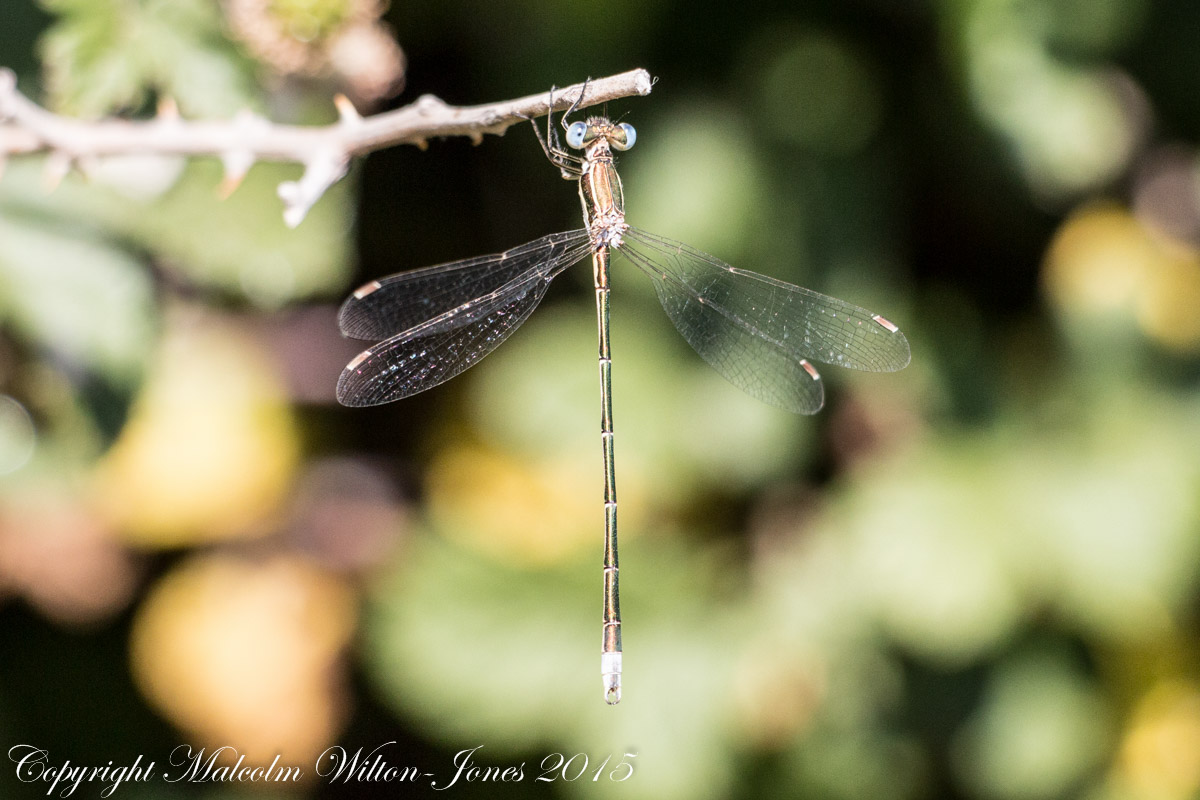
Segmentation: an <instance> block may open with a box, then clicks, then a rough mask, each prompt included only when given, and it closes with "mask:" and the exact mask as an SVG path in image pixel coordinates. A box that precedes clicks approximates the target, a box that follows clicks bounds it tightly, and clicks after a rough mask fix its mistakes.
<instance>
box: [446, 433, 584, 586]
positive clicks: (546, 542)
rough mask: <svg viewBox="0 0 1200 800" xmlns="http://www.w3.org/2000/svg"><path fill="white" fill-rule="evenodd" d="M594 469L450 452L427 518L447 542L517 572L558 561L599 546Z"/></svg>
mask: <svg viewBox="0 0 1200 800" xmlns="http://www.w3.org/2000/svg"><path fill="white" fill-rule="evenodd" d="M597 461H598V460H597ZM595 467H596V469H595V470H584V469H583V468H582V464H580V463H574V462H572V463H543V464H538V463H535V462H532V461H521V460H518V459H515V458H512V457H510V456H505V455H502V454H500V453H496V452H492V451H490V450H485V449H482V448H458V449H455V450H450V451H448V452H446V453H445V454H444V455H442V456H441V457H440V458H439V459H438V460H437V461H436V462H435V463H434V464H433V466H432V468H431V470H430V476H429V509H430V516H431V519H432V520H433V522H434V524H435V526H436V527H437V529H438V531H439V532H440V533H442V534H443V535H445V536H447V537H448V538H451V539H454V540H456V541H458V542H459V544H462V545H464V546H466V547H469V548H471V549H472V550H476V551H478V552H482V553H485V554H487V555H489V556H491V557H493V558H497V559H500V560H504V561H508V562H515V563H513V565H514V566H524V565H531V564H532V565H544V564H552V563H556V562H559V561H561V560H562V559H563V558H567V557H570V556H572V555H573V554H575V553H578V552H579V550H580V549H581V548H583V547H586V546H588V545H592V544H595V545H596V546H597V547H598V546H599V543H600V541H601V532H602V531H603V526H604V516H603V512H602V506H601V497H602V495H601V491H602V488H603V487H602V485H601V484H600V480H601V478H600V475H601V473H600V471H599V467H600V464H599V463H597V464H595Z"/></svg>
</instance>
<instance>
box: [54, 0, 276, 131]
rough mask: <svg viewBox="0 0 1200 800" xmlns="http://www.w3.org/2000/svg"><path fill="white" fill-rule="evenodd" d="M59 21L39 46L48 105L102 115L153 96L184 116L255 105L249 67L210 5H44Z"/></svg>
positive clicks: (152, 0)
mask: <svg viewBox="0 0 1200 800" xmlns="http://www.w3.org/2000/svg"><path fill="white" fill-rule="evenodd" d="M43 4H44V5H45V6H46V7H47V9H48V10H50V11H51V12H53V13H55V14H57V15H58V16H59V20H58V22H56V23H55V24H54V25H53V26H52V27H51V28H50V30H49V31H48V32H47V33H46V35H45V37H44V38H43V39H42V42H41V49H42V58H43V61H44V63H45V65H46V72H47V77H48V86H49V90H50V102H51V104H52V105H53V106H54V107H55V108H56V109H57V110H59V111H61V112H63V113H66V114H72V115H77V116H84V117H98V116H103V115H105V114H108V113H110V112H112V111H113V110H115V109H137V108H139V107H141V106H143V105H145V103H146V102H147V100H149V99H151V93H152V92H159V93H163V94H167V95H170V96H171V97H173V98H174V99H175V100H176V101H177V102H178V103H179V106H180V109H181V110H182V111H183V112H184V113H185V114H191V115H196V116H228V115H230V114H232V113H234V112H235V111H237V110H238V109H241V108H245V107H247V106H249V105H252V104H253V103H254V98H255V94H254V90H253V81H252V72H251V69H250V65H249V62H247V61H246V60H245V59H243V58H242V57H240V56H239V55H238V53H237V51H236V49H235V48H234V46H233V45H232V43H230V42H229V41H228V40H227V39H226V38H225V37H224V36H223V34H222V32H221V17H220V12H219V10H218V6H217V5H216V4H215V3H209V2H206V1H205V0H133V1H132V2H118V0H94V2H93V1H92V0H87V1H86V2H81V0H43Z"/></svg>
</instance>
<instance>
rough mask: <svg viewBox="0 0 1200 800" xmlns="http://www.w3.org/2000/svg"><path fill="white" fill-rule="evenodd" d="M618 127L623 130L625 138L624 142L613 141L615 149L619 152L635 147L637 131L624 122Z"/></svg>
mask: <svg viewBox="0 0 1200 800" xmlns="http://www.w3.org/2000/svg"><path fill="white" fill-rule="evenodd" d="M617 127H618V128H620V129H621V133H623V134H625V137H624V139H623V140H616V141H613V147H615V148H617V149H618V150H628V149H629V148H631V147H633V143H634V142H636V141H637V131H635V130H634V129H633V126H632V125H630V124H629V123H628V122H622V123H621V124H620V125H618V126H617Z"/></svg>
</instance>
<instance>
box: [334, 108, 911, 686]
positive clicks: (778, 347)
mask: <svg viewBox="0 0 1200 800" xmlns="http://www.w3.org/2000/svg"><path fill="white" fill-rule="evenodd" d="M586 91H587V86H586V84H585V85H584V88H583V90H582V91H581V92H580V96H579V99H577V100H576V101H575V104H574V105H572V106H571V108H569V109H568V110H567V112H566V113H565V114H564V115H563V117H562V120H561V121H562V126H563V129H564V130H565V131H566V141H567V144H568V145H570V147H571V148H572V149H574V150H576V151H581V152H582V155H576V154H575V153H572V152H569V151H567V150H564V149H563V148H562V147H561V146H560V144H559V141H558V136H557V132H556V131H555V130H554V126H553V123H552V121H551V119H550V118H549V117H548V118H547V123H546V135H545V137H543V136H542V135H541V132H540V131H539V130H538V128H537V126H536V125H535V126H534V132H535V133H537V135H538V141H539V142H540V143H541V145H542V149H543V150H544V151H545V152H546V156H547V158H549V159H550V161H551V163H553V164H554V165H555V166H557V167H558V168H559V170H560V171H561V172H562V175H563V177H564V178H567V179H568V180H575V181H578V182H579V197H580V199H581V200H582V202H583V219H584V227H583V228H581V229H579V230H574V231H567V232H566V233H552V234H550V235H549V236H544V237H542V238H541V239H537V240H536V241H533V242H530V243H528V244H524V245H521V246H520V247H515V248H513V249H512V250H507V251H505V252H503V253H499V254H497V255H490V256H479V257H477V258H468V259H466V260H463V261H455V262H452V263H450V264H442V265H440V266H436V267H427V268H425V269H419V270H414V271H411V272H404V273H400V274H397V275H392V276H390V277H387V278H382V279H380V280H376V281H371V282H370V283H368V284H366V285H365V286H363V287H362V288H360V289H358V290H357V291H356V292H354V294H353V295H352V296H351V297H350V298H348V299H347V300H346V302H345V303H344V304H343V305H342V308H341V311H340V312H339V314H338V322H339V324H340V325H341V329H342V333H343V334H345V335H346V336H351V337H354V338H356V339H371V340H380V339H381V340H383V341H381V342H380V343H379V344H376V345H374V346H372V347H371V348H370V349H367V350H364V351H363V352H362V353H360V354H359V355H358V356H357V357H356V358H355V359H354V360H353V361H351V362H350V363H349V364H348V365H347V366H346V369H345V370H344V371H343V372H342V375H341V377H340V379H339V380H338V386H337V396H338V400H340V401H341V402H342V403H344V404H345V405H349V406H369V405H376V404H379V403H387V402H391V401H392V400H399V399H401V398H403V397H408V396H410V395H414V394H416V393H418V392H423V391H425V390H426V389H430V388H433V387H434V386H437V385H438V384H439V383H442V382H443V381H447V380H449V379H450V378H453V377H454V376H455V375H458V374H459V373H460V372H462V371H463V370H465V369H467V368H468V367H470V366H472V365H473V364H475V363H476V362H478V361H479V360H480V359H482V358H483V357H484V356H486V355H487V354H488V353H490V352H492V350H494V349H495V348H496V347H497V346H498V345H499V344H500V343H501V342H503V341H504V340H505V339H506V338H508V336H509V335H510V334H511V333H512V332H513V331H514V330H516V329H517V327H518V326H519V325H520V324H521V323H522V322H524V321H525V319H526V318H527V317H528V316H529V314H530V313H531V312H532V311H533V309H534V308H535V307H536V306H537V304H538V302H539V301H540V300H541V299H542V296H543V295H545V293H546V289H547V287H549V285H550V282H551V281H552V280H554V278H555V277H557V276H558V275H559V274H560V273H562V272H563V271H564V270H565V269H567V267H570V266H572V265H573V264H575V263H577V262H579V261H581V260H582V259H583V258H584V257H585V256H587V255H589V254H590V255H591V257H592V274H593V278H594V285H595V290H596V312H597V320H598V325H599V333H600V402H601V411H600V439H601V445H602V451H603V456H604V627H603V637H602V648H601V656H600V671H601V677H602V680H603V684H604V697H605V699H606V700H607V701H608V702H609V703H617V702H619V701H620V699H621V611H620V599H619V592H618V582H617V575H618V569H617V490H616V473H615V468H614V463H613V425H612V380H611V369H612V359H611V355H610V353H609V257H610V256H611V255H613V254H616V255H623V256H624V257H625V258H626V259H627V260H628V261H629V262H630V263H632V264H633V265H634V266H635V267H637V268H638V269H639V270H641V271H642V272H643V273H645V274H646V275H647V276H648V277H649V278H650V281H651V282H652V283H653V284H654V289H655V291H656V292H657V293H658V299H659V300H660V301H661V303H662V306H663V308H664V309H665V310H666V312H667V315H668V316H669V317H670V318H671V321H672V322H673V323H675V327H676V328H677V329H678V330H679V332H680V333H681V334H682V335H683V338H684V339H686V340H687V341H688V343H689V344H690V345H691V346H692V347H693V348H695V350H696V352H697V353H699V354H700V356H701V357H702V358H703V359H704V360H705V361H707V362H708V363H709V364H711V365H712V366H713V367H714V368H715V369H716V370H717V372H719V373H721V375H723V376H725V378H727V379H728V380H729V381H730V382H731V383H733V384H734V385H735V386H737V387H738V388H740V389H742V390H743V391H745V392H747V393H749V394H751V395H753V396H754V397H756V398H758V399H759V400H763V401H765V402H767V403H770V404H772V405H776V406H780V407H782V408H785V409H787V410H789V411H794V412H797V413H801V414H812V413H814V412H816V411H817V410H819V409H820V408H821V406H822V405H823V403H824V401H825V394H824V389H823V388H822V385H821V376H820V374H819V373H818V372H817V370H816V368H815V367H814V366H813V364H812V362H813V361H817V362H821V363H825V364H836V365H837V366H840V367H849V368H851V369H860V370H867V371H870V372H890V371H893V370H898V369H901V368H902V367H904V366H905V365H907V364H908V361H909V349H908V341H907V340H906V339H905V338H904V334H902V333H900V331H899V330H898V329H897V328H896V326H895V325H893V324H892V323H890V322H888V321H887V320H886V319H884V318H883V317H881V316H879V315H878V314H872V313H871V312H870V311H865V310H863V309H861V308H858V307H857V306H853V305H850V304H849V303H845V302H843V301H841V300H837V299H835V298H832V297H827V296H826V295H823V294H818V293H817V292H814V291H810V290H808V289H804V288H801V287H799V286H793V285H792V284H790V283H784V282H783V281H778V280H775V279H774V278H768V277H766V276H763V275H758V274H756V273H753V272H745V271H743V270H739V269H734V268H733V267H731V266H729V265H728V264H726V263H724V262H723V261H721V260H720V259H717V258H714V257H713V256H710V255H707V254H706V253H702V252H700V251H699V250H694V249H692V248H691V247H688V246H687V245H686V244H682V243H680V242H675V241H672V240H670V239H666V238H663V237H661V236H657V235H655V234H652V233H647V232H646V231H642V230H639V229H637V228H634V227H632V226H631V225H629V224H628V223H627V222H625V203H624V198H623V196H622V192H621V179H620V177H619V176H618V175H617V171H616V167H615V165H614V163H613V151H614V150H628V149H629V148H630V147H633V144H634V140H635V137H636V134H635V132H634V129H633V126H631V125H628V124H626V123H620V124H614V123H613V122H611V121H609V120H608V119H607V118H605V117H599V116H598V117H589V118H588V119H587V120H586V121H578V122H571V123H568V122H567V118H568V117H569V116H570V115H571V113H572V112H573V111H574V110H575V109H576V108H577V107H578V106H579V104H580V102H581V101H582V99H583V94H584V92H586ZM551 108H553V102H551ZM551 116H552V115H551Z"/></svg>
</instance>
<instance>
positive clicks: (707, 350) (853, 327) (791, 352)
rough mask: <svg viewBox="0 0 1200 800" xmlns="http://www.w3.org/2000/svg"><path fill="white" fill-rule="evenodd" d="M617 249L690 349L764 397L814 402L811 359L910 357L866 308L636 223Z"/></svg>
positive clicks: (895, 363)
mask: <svg viewBox="0 0 1200 800" xmlns="http://www.w3.org/2000/svg"><path fill="white" fill-rule="evenodd" d="M616 249H617V252H619V253H623V254H624V255H625V257H626V258H628V259H629V260H630V261H632V262H633V263H634V264H635V265H636V266H637V267H638V268H640V269H641V270H642V271H643V272H645V273H646V274H647V275H649V276H650V279H651V280H652V281H653V282H654V288H655V290H656V291H657V293H658V299H659V301H660V302H661V303H662V305H663V308H664V309H665V310H666V312H667V315H668V316H669V317H670V318H671V321H672V322H673V323H675V327H676V328H677V329H678V330H679V332H680V333H681V334H682V335H683V338H684V339H686V340H687V341H688V343H689V344H691V346H692V347H693V348H695V350H696V352H698V353H699V354H700V356H701V357H702V358H704V360H705V361H707V362H708V363H709V364H711V365H712V366H713V367H714V368H715V369H716V370H717V371H718V372H720V373H721V374H722V375H723V376H724V377H725V378H726V379H728V380H729V381H730V382H732V383H733V384H734V385H735V386H737V387H738V388H740V389H742V390H743V391H745V392H747V393H748V394H750V395H752V396H753V397H756V398H758V399H760V400H762V401H764V402H766V403H770V404H772V405H776V406H779V407H781V408H785V409H788V410H789V411H795V412H798V413H802V414H812V413H814V412H816V411H817V410H819V409H820V408H821V405H822V404H823V403H824V390H823V388H822V385H821V381H820V376H819V374H818V373H817V370H816V369H815V368H814V367H813V366H812V364H811V363H809V362H810V361H820V362H824V363H828V364H837V365H839V366H843V367H850V368H852V369H861V370H868V371H872V372H889V371H892V370H897V369H901V368H903V367H904V366H905V365H907V364H908V362H909V358H910V355H909V348H908V340H907V339H905V338H904V334H902V333H900V331H899V330H897V329H896V327H895V326H894V325H892V324H891V323H890V322H888V321H887V320H885V319H883V318H882V317H879V316H878V315H875V314H872V313H871V312H870V311H866V310H864V309H861V308H859V307H857V306H853V305H850V304H849V303H846V302H843V301H841V300H838V299H836V298H833V297H828V296H826V295H823V294H819V293H817V292H814V291H811V290H809V289H804V288H802V287H799V286H794V285H792V284H790V283H784V282H783V281H778V280H775V279H774V278H768V277H766V276H764V275H758V274H756V273H753V272H746V271H744V270H739V269H735V268H733V267H731V266H729V265H728V264H726V263H724V262H723V261H721V260H720V259H717V258H714V257H713V256H710V255H708V254H706V253H702V252H700V251H699V250H696V249H694V248H691V247H688V246H687V245H685V244H682V243H680V242H676V241H672V240H670V239H665V238H663V237H661V236H656V235H654V234H651V233H647V232H645V231H641V230H638V229H636V228H630V229H629V230H628V231H626V232H625V234H624V243H623V244H622V245H621V246H620V247H618V248H616Z"/></svg>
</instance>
